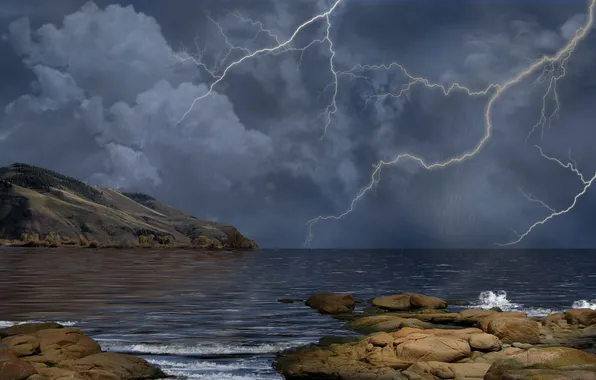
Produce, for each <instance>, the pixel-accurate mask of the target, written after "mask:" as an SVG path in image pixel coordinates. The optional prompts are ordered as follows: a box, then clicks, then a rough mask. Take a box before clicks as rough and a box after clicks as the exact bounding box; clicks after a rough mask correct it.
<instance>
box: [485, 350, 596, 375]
mask: <svg viewBox="0 0 596 380" xmlns="http://www.w3.org/2000/svg"><path fill="white" fill-rule="evenodd" d="M586 366H588V367H590V370H592V368H596V356H594V355H592V354H589V353H587V352H584V351H580V350H576V349H574V348H568V347H546V348H531V349H529V350H527V351H523V352H520V353H518V354H516V355H511V356H509V357H506V358H503V359H500V360H497V361H496V362H494V363H493V365H492V366H491V367H490V369H489V371H488V372H487V374H486V376H485V378H484V379H485V380H500V379H505V378H510V379H511V378H515V377H511V376H513V375H515V373H516V372H518V373H519V371H520V370H528V369H540V370H557V371H566V370H582V367H586ZM562 375H564V373H563V374H562ZM518 378H520V377H518ZM529 378H532V377H529ZM534 378H537V379H540V378H545V377H534ZM556 378H557V377H555V379H556ZM559 378H561V377H559ZM562 378H563V379H565V377H562Z"/></svg>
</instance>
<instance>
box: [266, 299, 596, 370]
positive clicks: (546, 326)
mask: <svg viewBox="0 0 596 380" xmlns="http://www.w3.org/2000/svg"><path fill="white" fill-rule="evenodd" d="M356 303H357V301H355V300H354V297H352V296H351V295H350V294H332V293H318V294H315V295H313V296H312V297H310V298H309V299H308V300H307V301H306V305H307V306H310V307H311V308H313V309H315V310H317V311H319V312H320V313H321V314H326V315H330V316H331V317H333V318H336V319H339V320H343V321H346V324H345V326H344V327H345V328H346V329H348V330H351V331H354V332H356V333H358V334H360V336H359V337H356V338H349V339H346V338H345V337H321V340H320V341H319V343H318V344H312V345H308V346H303V347H298V348H295V349H291V350H286V351H284V352H282V353H280V354H278V356H277V358H276V360H275V362H274V364H273V366H274V368H275V369H276V371H277V372H278V373H280V374H281V375H282V376H283V377H284V379H286V380H299V379H319V380H327V379H328V380H366V379H370V380H373V379H392V380H398V379H404V380H439V379H484V380H497V379H509V380H521V379H547V378H548V379H561V380H563V379H582V380H588V379H596V355H594V352H596V310H592V309H587V308H586V309H569V310H567V311H564V312H558V313H552V314H549V315H547V316H545V317H529V316H528V315H527V314H525V313H522V312H507V311H502V310H500V309H499V308H493V309H473V308H464V309H461V310H459V311H456V310H453V307H452V306H450V305H449V303H448V302H445V301H444V300H442V299H439V298H436V297H430V296H425V295H422V294H416V293H404V294H396V295H391V296H383V297H377V298H374V299H371V300H369V301H368V303H369V304H370V305H369V307H367V308H365V309H364V310H363V311H362V312H360V313H354V312H353V311H354V308H355V305H356ZM453 303H454V304H457V303H459V302H458V301H456V302H453Z"/></svg>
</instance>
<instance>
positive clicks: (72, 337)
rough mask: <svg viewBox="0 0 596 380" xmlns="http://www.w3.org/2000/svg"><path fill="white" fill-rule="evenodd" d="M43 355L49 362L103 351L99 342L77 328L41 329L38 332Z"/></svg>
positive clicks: (77, 357) (58, 361)
mask: <svg viewBox="0 0 596 380" xmlns="http://www.w3.org/2000/svg"><path fill="white" fill-rule="evenodd" d="M36 337H37V339H38V341H39V349H40V351H41V355H42V356H44V357H45V358H46V359H47V361H48V362H49V363H60V362H62V361H63V360H66V359H79V358H83V357H85V356H88V355H92V354H95V353H98V352H101V348H100V347H99V344H97V342H96V341H94V340H93V339H91V338H89V337H87V336H85V335H83V333H81V331H79V330H77V329H66V328H63V329H51V330H40V331H38V332H37V333H36Z"/></svg>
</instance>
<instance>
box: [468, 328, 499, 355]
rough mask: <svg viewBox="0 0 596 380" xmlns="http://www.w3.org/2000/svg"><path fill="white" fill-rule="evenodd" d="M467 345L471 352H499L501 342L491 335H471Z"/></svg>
mask: <svg viewBox="0 0 596 380" xmlns="http://www.w3.org/2000/svg"><path fill="white" fill-rule="evenodd" d="M468 343H469V344H470V347H471V348H472V349H473V350H478V351H484V352H488V351H499V350H500V349H501V341H500V340H499V338H497V337H496V336H494V335H491V334H485V333H481V334H472V335H470V337H469V338H468Z"/></svg>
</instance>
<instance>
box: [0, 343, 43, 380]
mask: <svg viewBox="0 0 596 380" xmlns="http://www.w3.org/2000/svg"><path fill="white" fill-rule="evenodd" d="M35 374H37V371H36V370H35V368H33V366H32V365H31V364H30V363H27V362H26V361H24V360H21V359H19V358H18V357H16V356H15V355H13V354H12V353H10V352H8V351H6V350H3V351H0V380H25V379H27V378H28V377H29V376H33V375H35Z"/></svg>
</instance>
